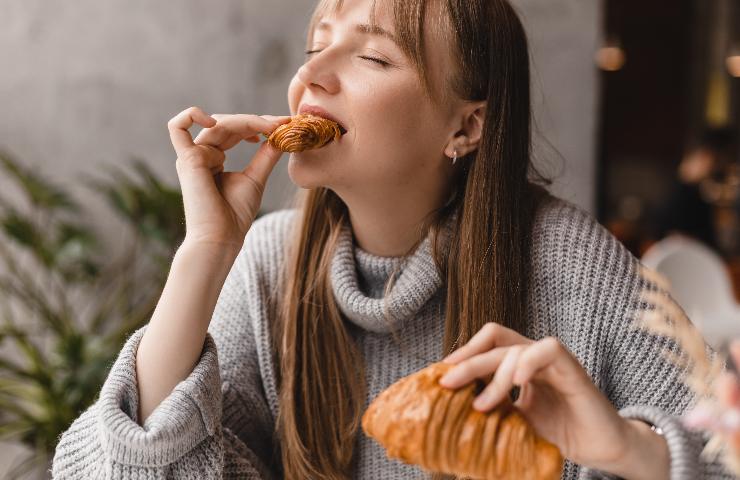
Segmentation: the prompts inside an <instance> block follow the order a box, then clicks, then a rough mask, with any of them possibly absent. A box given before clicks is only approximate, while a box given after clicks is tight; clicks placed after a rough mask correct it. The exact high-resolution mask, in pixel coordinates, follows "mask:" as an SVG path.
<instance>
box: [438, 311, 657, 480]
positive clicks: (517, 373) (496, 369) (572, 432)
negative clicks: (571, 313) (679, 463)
mask: <svg viewBox="0 0 740 480" xmlns="http://www.w3.org/2000/svg"><path fill="white" fill-rule="evenodd" d="M444 362H445V363H448V364H450V365H454V368H452V369H451V370H450V371H449V372H448V373H447V374H446V375H445V376H444V377H442V378H441V379H440V384H441V385H443V386H445V387H447V388H452V389H457V388H460V387H462V386H464V385H466V384H469V383H470V382H473V381H475V380H476V379H482V380H484V381H485V382H486V383H488V385H487V386H486V387H485V388H484V389H483V390H482V392H481V393H480V395H479V396H478V397H477V398H476V400H475V401H474V403H473V407H474V408H475V409H476V410H479V411H483V412H486V411H490V410H491V409H492V408H494V407H496V405H499V404H500V403H501V402H502V401H504V400H505V399H506V398H507V397H508V395H509V392H510V391H511V389H512V387H514V386H519V387H520V389H521V390H520V393H519V396H518V399H517V400H516V402H515V403H514V405H515V406H516V407H517V409H518V410H519V411H520V412H521V414H522V415H523V416H524V418H526V420H527V421H528V422H529V423H530V424H531V425H532V427H533V428H534V429H535V430H536V431H537V433H538V434H539V435H541V436H542V437H543V438H544V439H546V440H548V441H549V442H552V443H553V444H554V445H556V446H557V447H558V448H559V449H560V452H561V453H562V454H563V456H564V457H566V458H568V459H570V460H572V461H573V462H575V463H577V464H580V465H583V466H586V467H590V468H592V469H595V470H600V471H604V472H608V473H611V474H614V475H618V476H621V477H623V478H630V479H639V478H646V479H648V478H650V479H657V478H666V479H667V478H668V471H669V469H670V456H669V454H668V447H667V444H666V441H665V439H664V438H663V437H661V436H659V435H658V434H656V433H654V432H653V431H652V430H651V429H650V427H649V426H648V425H647V424H645V423H642V422H640V421H638V420H631V419H625V418H622V417H621V416H620V415H619V413H618V412H617V410H616V408H615V407H614V406H613V405H612V404H611V403H610V402H609V399H607V398H606V396H605V395H604V394H603V393H602V392H601V391H600V390H599V389H598V388H597V387H596V385H594V384H593V382H592V381H591V377H589V375H588V373H586V371H585V370H584V369H583V367H582V366H581V364H580V363H579V361H578V359H577V358H576V357H575V356H574V355H573V354H572V353H570V351H568V349H567V348H566V347H565V346H564V345H563V344H562V343H560V341H559V340H557V339H556V338H554V337H547V338H544V339H542V340H539V341H533V340H530V339H528V338H526V337H523V336H522V335H520V334H518V333H517V332H515V331H513V330H511V329H508V328H506V327H503V326H501V325H498V324H495V323H489V324H486V325H485V326H484V327H483V328H482V329H481V330H480V331H479V332H478V333H476V334H475V335H474V336H473V337H472V338H471V340H470V341H469V342H468V343H467V344H466V345H464V346H462V347H461V348H459V349H458V350H456V351H455V352H453V353H452V354H451V355H450V356H448V357H447V358H445V359H444ZM491 375H493V377H492V378H491Z"/></svg>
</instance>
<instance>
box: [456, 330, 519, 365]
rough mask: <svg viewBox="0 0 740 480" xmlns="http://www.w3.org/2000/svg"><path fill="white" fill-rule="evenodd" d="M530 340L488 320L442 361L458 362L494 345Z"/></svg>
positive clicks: (504, 345) (509, 344)
mask: <svg viewBox="0 0 740 480" xmlns="http://www.w3.org/2000/svg"><path fill="white" fill-rule="evenodd" d="M531 342H532V341H531V340H530V339H528V338H526V337H523V336H521V335H519V334H518V333H517V332H515V331H514V330H511V329H510V328H506V327H504V326H502V325H499V324H497V323H493V322H490V323H487V324H485V325H483V328H481V329H480V330H479V331H478V333H476V334H475V335H473V338H471V339H470V341H469V342H468V343H466V344H465V345H463V346H462V347H460V348H458V349H457V350H455V351H454V352H452V353H451V354H450V355H448V356H447V357H446V358H445V359H444V360H443V362H445V363H459V362H461V361H463V360H465V359H467V358H470V357H472V356H473V355H478V354H480V353H483V352H486V351H488V350H491V349H493V348H495V347H508V346H511V345H517V344H526V343H531Z"/></svg>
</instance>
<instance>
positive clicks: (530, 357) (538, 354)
mask: <svg viewBox="0 0 740 480" xmlns="http://www.w3.org/2000/svg"><path fill="white" fill-rule="evenodd" d="M563 354H567V355H570V354H569V353H568V352H567V351H566V350H565V347H563V346H562V344H561V343H560V342H559V341H558V340H557V339H556V338H554V337H548V338H544V339H542V340H540V341H539V342H537V343H535V344H534V345H533V346H532V348H528V349H527V350H525V351H524V352H523V353H522V356H521V358H520V361H519V365H518V368H517V371H516V375H515V376H514V379H513V381H514V383H515V384H517V385H524V384H525V383H527V382H529V381H530V380H531V379H532V378H533V377H534V376H535V375H536V374H537V373H538V372H540V371H541V370H543V369H545V368H546V367H548V366H549V365H552V364H553V363H555V362H556V361H557V360H558V359H560V358H561V357H563Z"/></svg>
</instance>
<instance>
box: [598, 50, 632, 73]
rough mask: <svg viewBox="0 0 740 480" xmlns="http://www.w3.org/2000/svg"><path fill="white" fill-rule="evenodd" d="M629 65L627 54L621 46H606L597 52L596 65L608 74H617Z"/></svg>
mask: <svg viewBox="0 0 740 480" xmlns="http://www.w3.org/2000/svg"><path fill="white" fill-rule="evenodd" d="M625 63H627V54H626V53H625V52H624V49H622V47H620V46H619V45H614V44H612V45H608V44H607V45H605V46H603V47H601V48H600V49H599V50H598V51H597V52H596V65H598V66H599V68H600V69H602V70H604V71H607V72H617V71H619V70H621V69H622V67H624V64H625Z"/></svg>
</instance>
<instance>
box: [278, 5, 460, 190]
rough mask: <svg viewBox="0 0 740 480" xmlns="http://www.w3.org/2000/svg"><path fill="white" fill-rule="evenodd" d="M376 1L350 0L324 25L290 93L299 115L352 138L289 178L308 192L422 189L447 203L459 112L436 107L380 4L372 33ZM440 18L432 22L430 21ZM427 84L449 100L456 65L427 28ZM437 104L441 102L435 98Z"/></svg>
mask: <svg viewBox="0 0 740 480" xmlns="http://www.w3.org/2000/svg"><path fill="white" fill-rule="evenodd" d="M372 3H373V2H372V1H370V0H347V1H345V2H344V4H343V6H342V9H341V10H340V11H339V12H337V13H336V14H330V15H329V16H326V17H323V18H322V20H321V21H320V22H319V23H318V24H317V27H316V29H315V31H314V36H313V44H312V45H309V51H313V52H314V53H310V54H309V55H308V57H307V60H306V63H305V64H304V65H303V66H301V67H300V68H299V69H298V72H297V73H296V74H295V76H294V77H293V80H292V81H291V84H290V87H289V90H288V101H289V104H290V110H291V114H293V115H295V114H297V113H302V110H301V108H305V106H307V105H310V106H317V107H320V108H322V109H324V110H325V111H326V112H328V113H329V114H330V115H331V116H333V117H334V118H335V119H336V120H338V121H339V122H340V123H341V125H342V126H343V127H344V128H345V129H346V130H347V133H346V134H344V135H343V136H342V138H341V139H340V140H339V141H336V142H332V143H330V144H329V145H328V146H327V147H324V148H321V149H318V150H310V151H306V152H302V153H294V154H292V155H291V157H290V163H289V169H288V170H289V174H290V177H291V179H292V180H293V182H294V183H295V184H296V185H298V186H300V187H303V188H315V187H327V188H330V189H332V190H334V191H335V192H336V193H337V194H338V195H340V197H342V196H343V193H352V194H355V193H359V194H363V193H366V194H369V195H371V196H373V195H374V196H379V195H384V196H387V195H393V190H395V189H409V188H412V189H418V191H420V192H424V193H426V194H431V195H442V194H443V192H441V191H440V190H444V189H446V188H447V187H448V184H449V182H450V174H451V167H450V160H449V159H448V158H447V157H446V156H445V146H446V145H447V144H448V143H449V141H450V140H451V138H452V137H453V136H454V134H455V132H456V131H457V130H459V128H456V127H455V122H457V123H459V118H456V116H455V115H454V113H455V110H454V106H453V105H447V104H445V103H443V102H434V103H433V102H432V101H431V100H430V99H429V98H428V97H427V95H426V94H425V90H424V87H423V85H422V82H421V80H420V78H419V75H418V74H417V71H416V69H415V67H414V65H413V64H412V63H411V62H410V60H409V59H408V58H406V56H405V55H404V53H403V51H402V50H401V48H400V47H399V46H398V45H397V44H396V43H395V41H394V37H395V31H394V27H393V18H392V16H391V15H392V11H391V6H390V5H387V3H390V2H381V1H379V2H377V7H376V12H375V13H376V23H377V25H378V26H379V27H381V28H382V30H384V31H385V32H387V34H386V33H384V32H382V31H380V30H375V31H373V29H372V28H371V27H370V26H369V25H370V19H371V4H372ZM432 13H433V12H429V14H432ZM425 35H426V42H427V47H426V51H427V53H426V61H427V65H428V72H429V73H428V75H429V76H430V81H431V84H432V87H433V91H435V92H443V89H444V88H446V87H445V84H446V82H445V80H446V76H445V75H446V73H447V72H450V70H451V68H452V62H451V59H450V56H449V54H448V47H447V45H446V44H445V43H444V40H443V39H442V36H441V35H440V32H438V31H433V29H429V28H428V27H425ZM435 95H439V94H435Z"/></svg>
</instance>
